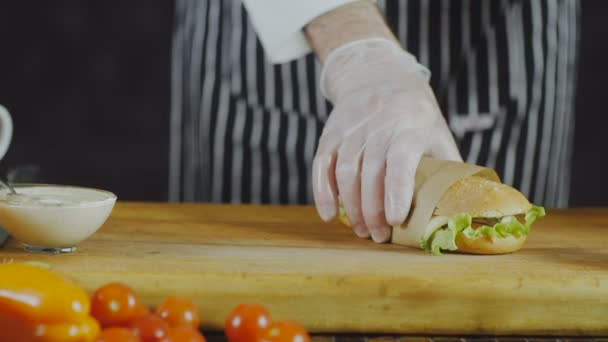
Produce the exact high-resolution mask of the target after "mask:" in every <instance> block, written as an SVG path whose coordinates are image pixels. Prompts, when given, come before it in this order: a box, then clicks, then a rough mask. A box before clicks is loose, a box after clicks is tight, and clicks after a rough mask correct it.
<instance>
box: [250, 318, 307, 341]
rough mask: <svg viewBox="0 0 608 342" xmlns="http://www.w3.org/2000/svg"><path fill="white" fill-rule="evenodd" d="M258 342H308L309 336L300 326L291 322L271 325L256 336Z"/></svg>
mask: <svg viewBox="0 0 608 342" xmlns="http://www.w3.org/2000/svg"><path fill="white" fill-rule="evenodd" d="M257 341H258V342H310V335H309V334H308V332H307V331H306V329H304V328H303V327H302V326H301V325H299V324H297V323H293V322H277V323H273V324H271V325H270V326H269V327H268V328H267V329H266V330H264V332H263V333H262V334H261V335H260V336H258V339H257Z"/></svg>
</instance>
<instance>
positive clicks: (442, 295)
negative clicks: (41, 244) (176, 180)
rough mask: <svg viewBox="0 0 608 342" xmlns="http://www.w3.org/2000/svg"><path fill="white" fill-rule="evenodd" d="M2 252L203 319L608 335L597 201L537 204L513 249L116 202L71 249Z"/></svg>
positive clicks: (323, 328) (607, 259)
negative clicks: (483, 252) (258, 309)
mask: <svg viewBox="0 0 608 342" xmlns="http://www.w3.org/2000/svg"><path fill="white" fill-rule="evenodd" d="M1 259H5V260H14V261H25V260H37V261H43V262H47V263H49V264H51V265H52V267H53V269H54V270H56V271H58V272H61V273H64V274H67V275H69V276H71V277H72V278H74V279H76V280H77V281H78V282H79V283H80V284H81V285H82V286H83V287H85V288H86V289H87V290H93V289H95V288H96V287H98V286H100V285H101V284H103V283H106V282H109V281H123V282H126V283H128V284H129V285H131V286H132V287H134V288H135V289H136V290H137V291H138V292H139V294H140V295H141V296H142V298H143V300H144V301H145V302H146V303H147V304H149V305H156V304H158V303H159V301H160V300H161V299H162V298H163V297H166V296H168V295H181V296H188V297H191V298H193V299H194V300H195V301H196V302H197V303H198V305H199V306H200V308H201V311H202V312H201V314H202V317H203V318H204V324H205V328H206V329H211V330H214V329H215V330H217V329H219V328H220V327H221V326H222V325H223V320H224V317H226V315H227V313H228V312H229V310H230V309H231V308H232V307H234V306H235V305H236V304H238V303H240V302H252V301H255V302H260V303H263V304H265V305H267V306H268V307H269V308H270V309H271V311H272V312H273V315H274V316H275V318H276V319H290V320H296V321H299V322H301V323H303V324H305V325H306V326H307V327H308V328H310V329H311V330H312V331H314V332H317V333H332V334H333V333H365V334H375V333H380V334H404V335H410V336H411V335H416V336H417V335H425V336H426V335H443V334H450V335H522V334H523V335H544V336H547V335H553V336H555V335H558V336H559V335H571V336H572V335H587V336H591V335H608V209H572V210H549V211H548V217H547V218H546V219H544V220H542V221H541V222H539V223H538V224H537V225H536V226H535V227H534V228H533V232H532V235H531V236H530V238H529V242H528V244H527V245H526V246H525V248H524V249H523V250H522V251H520V252H518V253H515V254H512V255H504V256H470V255H455V254H452V255H444V256H433V255H428V254H425V253H424V252H422V251H420V250H418V249H413V248H408V247H403V246H397V245H377V244H374V243H373V242H370V241H367V240H361V239H358V238H356V237H355V236H354V235H353V234H352V233H351V232H350V231H349V230H348V229H347V228H346V227H344V226H342V225H340V224H339V223H332V224H325V223H322V222H320V221H319V219H318V218H317V216H316V213H315V211H314V209H313V208H310V207H276V206H275V207H273V206H223V205H204V204H165V203H119V204H118V205H117V207H116V209H115V211H114V212H113V214H112V216H111V218H110V219H109V220H108V222H107V223H106V224H105V225H104V227H102V229H100V230H99V231H98V232H97V233H96V234H95V235H94V236H93V237H92V238H91V239H89V240H88V241H86V242H84V243H83V244H82V245H81V246H80V248H79V251H78V252H77V253H74V254H69V255H32V254H26V253H24V252H22V251H21V249H20V248H19V245H18V242H16V241H10V242H9V243H8V245H7V246H5V248H4V249H0V260H1ZM341 336H342V335H341ZM341 338H342V337H341ZM347 339H348V338H347Z"/></svg>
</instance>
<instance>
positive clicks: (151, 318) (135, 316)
mask: <svg viewBox="0 0 608 342" xmlns="http://www.w3.org/2000/svg"><path fill="white" fill-rule="evenodd" d="M91 315H92V316H93V317H95V319H97V321H99V324H100V325H101V327H102V328H103V330H102V331H101V334H100V335H99V337H98V338H97V341H96V342H205V338H204V337H203V335H202V334H201V333H200V332H199V331H198V328H199V325H200V323H201V319H200V316H199V313H198V309H197V308H196V305H194V303H192V301H190V300H187V299H184V298H178V297H168V298H167V299H165V301H164V302H163V303H162V304H161V305H159V306H158V307H157V308H156V310H154V312H152V311H151V310H150V309H149V308H148V307H146V306H145V305H144V304H142V303H141V302H140V301H139V299H138V298H137V294H136V293H135V291H133V290H132V289H131V288H129V287H128V286H126V285H124V284H121V283H110V284H107V285H104V286H102V287H100V288H99V289H98V290H97V291H95V293H94V294H93V297H92V298H91Z"/></svg>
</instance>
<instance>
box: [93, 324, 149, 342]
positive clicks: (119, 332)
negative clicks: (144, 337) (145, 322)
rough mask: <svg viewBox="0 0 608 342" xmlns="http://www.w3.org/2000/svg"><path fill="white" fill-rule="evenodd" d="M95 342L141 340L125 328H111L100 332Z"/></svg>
mask: <svg viewBox="0 0 608 342" xmlns="http://www.w3.org/2000/svg"><path fill="white" fill-rule="evenodd" d="M95 342H141V340H140V339H139V337H137V336H136V335H135V334H134V333H133V331H131V330H129V329H127V328H121V327H112V328H107V329H104V330H102V331H101V334H99V336H98V337H97V339H96V340H95Z"/></svg>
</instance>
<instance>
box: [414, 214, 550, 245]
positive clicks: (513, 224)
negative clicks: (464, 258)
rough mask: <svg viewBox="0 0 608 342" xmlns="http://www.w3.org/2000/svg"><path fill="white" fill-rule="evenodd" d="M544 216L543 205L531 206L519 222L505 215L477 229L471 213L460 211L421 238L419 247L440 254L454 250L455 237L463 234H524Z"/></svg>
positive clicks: (472, 235) (485, 235)
mask: <svg viewBox="0 0 608 342" xmlns="http://www.w3.org/2000/svg"><path fill="white" fill-rule="evenodd" d="M543 216H545V209H544V208H543V207H538V206H532V208H531V209H530V210H529V211H528V212H527V213H526V215H525V222H523V223H522V222H519V220H518V219H517V218H516V217H515V216H505V217H503V218H501V219H500V220H499V221H498V222H496V223H495V224H494V225H493V226H487V225H484V226H482V227H479V228H477V229H474V228H473V227H472V223H473V218H472V217H471V215H469V214H466V213H462V214H458V215H456V216H454V217H451V218H450V219H449V220H448V223H447V225H444V226H443V227H441V228H439V229H437V230H435V231H434V232H433V233H432V234H431V235H430V236H429V238H428V239H426V240H425V239H422V241H421V247H422V248H423V249H424V250H425V251H427V252H430V253H433V254H441V251H446V250H447V251H455V250H457V249H458V247H457V246H456V237H457V236H458V234H464V236H466V237H467V238H469V239H477V238H481V237H484V238H485V237H492V238H504V237H507V236H509V235H513V236H515V237H520V236H525V235H528V234H529V233H530V227H531V226H532V224H533V223H534V222H535V221H536V220H537V219H539V218H541V217H543Z"/></svg>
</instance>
